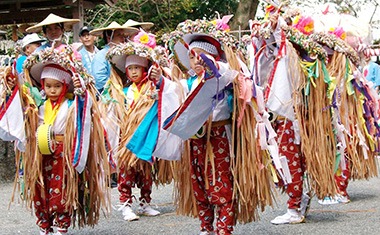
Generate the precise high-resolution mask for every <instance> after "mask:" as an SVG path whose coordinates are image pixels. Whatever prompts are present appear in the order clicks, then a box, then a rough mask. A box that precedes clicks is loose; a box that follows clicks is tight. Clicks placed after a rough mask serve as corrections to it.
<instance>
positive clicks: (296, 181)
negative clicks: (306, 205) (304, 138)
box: [275, 120, 306, 209]
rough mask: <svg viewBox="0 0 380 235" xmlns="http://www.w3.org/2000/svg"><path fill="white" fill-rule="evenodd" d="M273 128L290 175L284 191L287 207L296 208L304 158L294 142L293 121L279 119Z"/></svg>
mask: <svg viewBox="0 0 380 235" xmlns="http://www.w3.org/2000/svg"><path fill="white" fill-rule="evenodd" d="M275 128H276V131H277V138H278V144H279V152H280V155H282V156H285V157H286V159H287V161H288V165H289V170H290V174H291V176H292V183H290V184H288V185H287V186H286V193H287V194H288V196H289V199H288V208H289V209H298V208H300V205H301V198H302V190H303V175H304V172H305V169H306V166H305V159H304V157H303V156H302V154H301V148H300V145H297V144H295V143H294V139H295V135H294V130H293V122H291V121H286V122H285V121H282V120H280V121H277V122H276V127H275Z"/></svg>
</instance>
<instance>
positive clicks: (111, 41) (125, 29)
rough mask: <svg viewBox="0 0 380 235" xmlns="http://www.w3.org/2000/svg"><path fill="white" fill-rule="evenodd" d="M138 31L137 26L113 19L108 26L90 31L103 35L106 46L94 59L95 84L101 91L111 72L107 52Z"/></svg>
mask: <svg viewBox="0 0 380 235" xmlns="http://www.w3.org/2000/svg"><path fill="white" fill-rule="evenodd" d="M137 32H138V29H137V28H134V27H129V26H121V25H120V24H118V23H117V22H115V21H113V22H112V23H111V24H109V25H108V26H107V27H103V28H98V29H94V30H92V31H90V34H92V35H95V36H101V35H103V39H104V41H105V42H106V46H105V47H104V48H103V49H102V50H100V51H99V52H98V53H97V54H96V55H95V57H94V59H93V60H92V65H91V67H92V75H93V76H94V78H95V86H96V88H97V89H98V90H99V91H101V90H103V87H104V85H105V84H106V82H107V81H108V79H109V77H110V74H111V64H110V62H109V61H107V59H106V54H107V52H108V51H109V49H110V48H111V47H114V46H115V45H118V44H121V43H123V42H125V40H126V38H127V37H130V36H133V35H134V34H136V33H137Z"/></svg>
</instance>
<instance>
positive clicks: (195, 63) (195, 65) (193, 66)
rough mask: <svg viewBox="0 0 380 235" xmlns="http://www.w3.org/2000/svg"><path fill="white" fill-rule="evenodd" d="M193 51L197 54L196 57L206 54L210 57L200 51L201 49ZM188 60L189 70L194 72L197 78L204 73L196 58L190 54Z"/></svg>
mask: <svg viewBox="0 0 380 235" xmlns="http://www.w3.org/2000/svg"><path fill="white" fill-rule="evenodd" d="M193 51H194V52H195V53H197V55H200V54H202V53H203V54H206V55H210V54H209V53H207V52H206V51H204V50H202V49H199V48H194V49H193ZM189 59H190V68H191V69H192V70H194V72H195V73H196V74H197V75H198V76H199V75H201V74H202V73H203V71H204V68H203V66H202V65H200V64H199V62H200V61H199V60H198V58H197V57H196V56H194V55H193V54H191V53H190V55H189Z"/></svg>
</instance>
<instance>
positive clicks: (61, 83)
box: [10, 47, 109, 234]
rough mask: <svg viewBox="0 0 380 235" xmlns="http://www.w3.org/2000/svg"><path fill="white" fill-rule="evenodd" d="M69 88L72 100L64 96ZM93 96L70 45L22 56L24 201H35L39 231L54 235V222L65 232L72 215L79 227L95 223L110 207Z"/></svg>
mask: <svg viewBox="0 0 380 235" xmlns="http://www.w3.org/2000/svg"><path fill="white" fill-rule="evenodd" d="M31 79H33V81H35V83H38V84H41V86H42V89H43V90H42V91H41V93H43V96H44V97H41V95H40V93H38V92H36V91H35V89H32V88H33V87H32V86H31V84H32V82H31ZM10 85H12V84H11V83H10ZM19 86H20V84H17V85H16V87H15V88H17V87H19ZM85 87H86V88H87V89H84V88H85ZM73 90H74V94H76V95H77V96H76V98H75V100H74V102H73V101H72V100H70V99H69V98H67V97H70V93H71V92H72V91H73ZM71 94H72V93H71ZM71 97H72V96H71ZM45 98H46V100H45ZM92 100H95V87H94V84H93V82H92V80H91V77H90V76H89V75H88V74H87V73H86V72H85V70H84V68H83V67H82V66H81V65H80V64H79V63H78V61H76V59H75V56H74V54H73V51H72V50H71V48H70V47H67V49H66V50H65V51H64V52H60V51H57V50H52V49H47V50H43V51H40V52H39V53H33V54H32V55H30V56H29V57H28V59H27V60H26V62H25V82H24V84H23V93H22V103H21V105H22V107H24V109H25V110H27V112H25V120H26V121H25V132H26V133H27V136H28V140H27V143H26V150H25V153H24V155H23V159H22V164H23V166H24V172H25V175H24V178H25V189H24V190H23V193H24V196H25V198H24V199H25V201H26V203H27V205H28V206H32V205H33V206H34V209H35V214H36V217H37V225H38V226H39V227H40V234H52V233H53V228H52V226H57V227H58V231H57V233H56V234H63V233H66V232H67V229H68V227H69V226H70V224H71V221H72V219H71V216H75V217H74V221H75V220H76V219H77V220H78V224H79V226H83V225H85V224H88V225H92V226H93V225H95V224H96V223H97V221H98V219H99V212H100V209H101V207H103V209H104V210H105V211H108V210H109V209H108V206H109V203H108V200H109V198H108V197H107V187H106V182H107V178H106V177H105V175H104V173H106V172H107V171H108V169H107V168H106V167H107V163H108V161H107V159H105V160H104V159H102V156H103V154H104V155H106V153H105V147H104V136H103V127H102V126H101V124H100V117H99V116H98V115H99V112H98V111H96V109H97V108H96V107H94V106H92ZM71 104H74V105H71ZM38 106H39V108H38V109H37V107H38ZM35 110H37V111H38V113H37V112H36V111H35ZM32 133H33V134H32ZM36 133H37V135H36ZM90 136H91V138H92V143H93V144H94V147H91V148H90ZM64 143H65V144H64ZM19 160H20V159H19V158H17V159H16V161H17V162H18V161H19Z"/></svg>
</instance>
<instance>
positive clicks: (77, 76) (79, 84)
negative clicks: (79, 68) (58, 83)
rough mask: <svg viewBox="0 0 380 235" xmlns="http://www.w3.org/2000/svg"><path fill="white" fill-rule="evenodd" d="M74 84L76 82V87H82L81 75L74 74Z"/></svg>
mask: <svg viewBox="0 0 380 235" xmlns="http://www.w3.org/2000/svg"><path fill="white" fill-rule="evenodd" d="M73 84H74V87H75V88H82V84H81V82H80V79H79V75H77V74H75V75H74V76H73Z"/></svg>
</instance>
